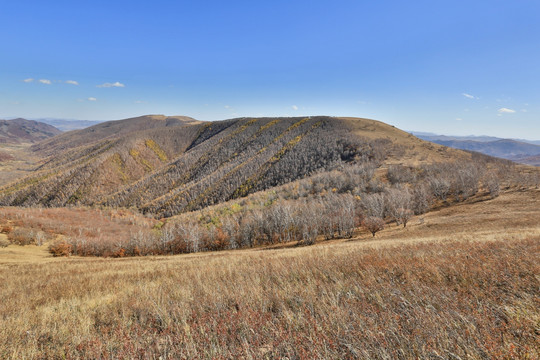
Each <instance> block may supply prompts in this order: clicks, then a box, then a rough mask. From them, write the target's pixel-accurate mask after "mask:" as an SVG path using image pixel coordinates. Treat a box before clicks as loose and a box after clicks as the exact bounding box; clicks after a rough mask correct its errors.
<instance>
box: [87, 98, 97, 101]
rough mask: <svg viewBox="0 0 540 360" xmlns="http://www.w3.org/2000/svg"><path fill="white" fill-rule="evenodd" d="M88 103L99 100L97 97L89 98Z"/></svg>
mask: <svg viewBox="0 0 540 360" xmlns="http://www.w3.org/2000/svg"><path fill="white" fill-rule="evenodd" d="M88 101H97V99H96V98H95V97H89V98H88Z"/></svg>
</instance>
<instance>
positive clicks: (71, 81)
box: [66, 80, 79, 85]
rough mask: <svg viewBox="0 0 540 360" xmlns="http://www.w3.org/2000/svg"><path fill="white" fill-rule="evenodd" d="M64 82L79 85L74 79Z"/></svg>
mask: <svg viewBox="0 0 540 360" xmlns="http://www.w3.org/2000/svg"><path fill="white" fill-rule="evenodd" d="M66 84H70V85H79V83H78V82H77V81H75V80H66Z"/></svg>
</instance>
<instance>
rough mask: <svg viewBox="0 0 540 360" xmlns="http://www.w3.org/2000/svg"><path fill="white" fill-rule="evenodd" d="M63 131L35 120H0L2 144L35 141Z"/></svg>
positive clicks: (0, 139)
mask: <svg viewBox="0 0 540 360" xmlns="http://www.w3.org/2000/svg"><path fill="white" fill-rule="evenodd" d="M61 133H62V132H61V131H60V130H58V129H57V128H55V127H54V126H51V125H47V124H44V123H42V122H38V121H34V120H26V119H13V120H0V144H19V143H35V142H38V141H41V140H45V139H48V138H50V137H53V136H56V135H58V134H61Z"/></svg>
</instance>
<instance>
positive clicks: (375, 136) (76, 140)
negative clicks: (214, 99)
mask: <svg viewBox="0 0 540 360" xmlns="http://www.w3.org/2000/svg"><path fill="white" fill-rule="evenodd" d="M32 149H33V151H35V152H37V153H41V154H45V155H47V156H48V157H47V159H46V160H44V161H43V163H42V164H41V165H40V166H39V168H38V169H36V171H35V172H34V174H33V175H32V176H30V177H27V178H25V179H22V180H20V181H18V182H15V183H12V184H10V185H7V186H4V187H3V188H0V204H2V205H23V206H29V205H37V204H39V205H45V206H65V205H69V204H73V205H76V204H84V205H97V204H101V205H108V206H123V207H131V206H135V207H137V208H138V209H140V210H142V211H144V212H149V213H152V214H155V215H157V216H172V215H175V214H178V213H182V212H185V211H189V210H195V209H200V208H203V207H206V206H208V205H212V204H216V203H219V202H222V201H226V200H230V199H234V198H237V197H242V196H245V195H247V194H250V193H253V192H256V191H259V190H265V189H269V188H271V187H274V186H277V185H282V184H285V183H288V182H291V181H293V180H296V179H300V178H304V177H306V176H310V175H313V174H314V173H316V172H321V171H330V170H333V169H336V168H339V167H341V166H344V165H347V164H359V163H365V162H370V163H373V164H378V165H381V164H383V163H386V164H399V163H402V164H407V165H418V164H420V163H428V162H430V163H433V162H440V161H448V160H457V159H465V158H470V154H466V153H463V152H461V151H458V150H452V149H449V148H446V147H444V146H440V145H436V144H432V143H428V142H425V141H423V140H420V139H418V138H416V137H414V136H412V135H410V134H408V133H406V132H403V131H401V130H398V129H396V128H394V127H392V126H389V125H387V124H384V123H381V122H378V121H374V120H367V119H358V118H335V117H327V116H316V117H298V118H239V119H231V120H224V121H217V122H199V121H196V120H194V119H191V118H187V117H165V116H143V117H139V118H133V119H126V120H121V121H112V122H106V123H100V124H98V125H95V126H92V127H89V128H86V129H83V130H77V131H71V132H69V133H65V134H62V135H60V136H57V137H55V138H53V139H50V140H47V141H44V142H41V143H39V144H36V145H35V146H33V148H32Z"/></svg>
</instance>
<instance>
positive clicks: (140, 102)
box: [135, 100, 147, 104]
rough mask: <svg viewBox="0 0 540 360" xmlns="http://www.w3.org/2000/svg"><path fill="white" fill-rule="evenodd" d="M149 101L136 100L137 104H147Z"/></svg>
mask: <svg viewBox="0 0 540 360" xmlns="http://www.w3.org/2000/svg"><path fill="white" fill-rule="evenodd" d="M146 103H147V102H146V101H144V100H135V104H146Z"/></svg>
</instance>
